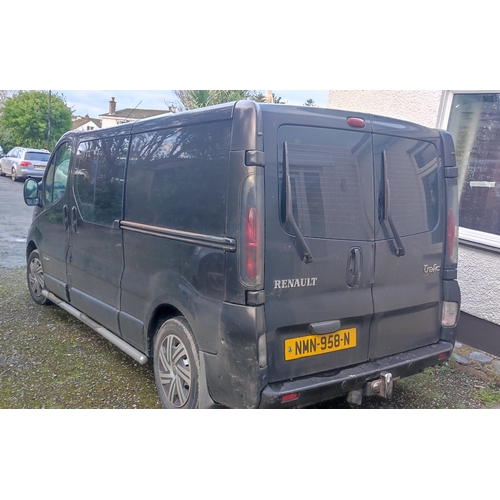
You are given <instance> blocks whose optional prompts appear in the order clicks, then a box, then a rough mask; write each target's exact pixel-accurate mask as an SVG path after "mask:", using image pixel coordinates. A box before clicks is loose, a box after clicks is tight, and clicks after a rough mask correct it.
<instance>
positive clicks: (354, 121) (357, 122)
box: [347, 117, 366, 128]
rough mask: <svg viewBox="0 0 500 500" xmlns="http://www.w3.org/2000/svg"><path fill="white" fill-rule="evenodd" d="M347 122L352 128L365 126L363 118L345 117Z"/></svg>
mask: <svg viewBox="0 0 500 500" xmlns="http://www.w3.org/2000/svg"><path fill="white" fill-rule="evenodd" d="M347 124H348V125H349V126H350V127H354V128H365V127H366V122H365V121H364V120H363V118H353V117H351V118H348V119H347Z"/></svg>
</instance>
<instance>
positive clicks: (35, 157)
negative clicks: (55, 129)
mask: <svg viewBox="0 0 500 500" xmlns="http://www.w3.org/2000/svg"><path fill="white" fill-rule="evenodd" d="M49 158H50V154H49V153H30V152H28V153H26V155H25V156H24V159H25V160H26V161H46V162H48V161H49Z"/></svg>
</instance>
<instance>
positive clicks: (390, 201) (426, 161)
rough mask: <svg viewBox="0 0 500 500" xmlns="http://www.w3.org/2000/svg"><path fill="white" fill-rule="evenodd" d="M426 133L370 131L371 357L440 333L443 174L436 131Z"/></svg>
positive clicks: (428, 341) (431, 339)
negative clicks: (374, 203)
mask: <svg viewBox="0 0 500 500" xmlns="http://www.w3.org/2000/svg"><path fill="white" fill-rule="evenodd" d="M374 129H375V130H376V129H377V123H376V121H375V122H374ZM408 135H410V134H408ZM415 135H420V136H422V133H420V134H415ZM427 136H428V137H426V138H425V139H424V140H420V139H409V138H404V137H397V136H392V135H391V136H389V135H383V134H374V136H373V144H374V160H375V175H376V181H375V187H376V197H378V208H377V219H378V220H377V222H376V226H375V227H376V233H375V236H376V247H375V275H374V288H373V300H374V313H375V315H374V321H373V325H372V329H371V335H370V353H369V354H370V358H372V359H377V358H380V357H383V356H387V355H390V354H395V353H400V352H403V351H406V350H408V349H414V348H417V347H420V346H424V345H428V344H432V343H435V342H437V341H438V340H439V336H440V308H441V300H442V299H441V294H442V291H441V274H440V270H441V266H442V258H443V244H444V241H443V240H444V234H445V230H444V226H445V221H444V219H445V217H444V213H442V210H443V208H444V201H445V200H444V199H443V195H442V193H444V179H443V178H442V176H443V170H442V165H440V160H439V156H440V154H439V149H440V147H441V146H440V141H439V138H438V135H437V132H433V131H428V132H427Z"/></svg>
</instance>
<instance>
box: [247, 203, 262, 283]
mask: <svg viewBox="0 0 500 500" xmlns="http://www.w3.org/2000/svg"><path fill="white" fill-rule="evenodd" d="M258 233H259V231H258V214H257V209H256V208H255V207H249V208H248V210H247V216H246V221H245V272H246V275H247V277H248V279H249V280H250V281H255V280H256V279H257V274H258V269H257V268H258V259H257V252H258V248H259V237H258Z"/></svg>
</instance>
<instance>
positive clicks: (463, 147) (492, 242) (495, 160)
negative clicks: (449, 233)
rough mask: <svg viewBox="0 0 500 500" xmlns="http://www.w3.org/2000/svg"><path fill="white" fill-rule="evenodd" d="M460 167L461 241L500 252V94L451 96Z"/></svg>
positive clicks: (451, 119)
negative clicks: (496, 249) (499, 249)
mask: <svg viewBox="0 0 500 500" xmlns="http://www.w3.org/2000/svg"><path fill="white" fill-rule="evenodd" d="M447 105H448V107H449V121H448V131H449V132H450V133H451V135H452V136H453V139H454V141H455V147H456V156H457V165H458V167H459V191H460V237H461V239H463V240H467V241H471V242H475V243H478V244H480V245H486V246H490V247H496V248H500V92H488V93H485V92H463V91H460V92H458V91H457V92H449V93H448V95H447Z"/></svg>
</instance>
